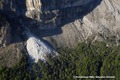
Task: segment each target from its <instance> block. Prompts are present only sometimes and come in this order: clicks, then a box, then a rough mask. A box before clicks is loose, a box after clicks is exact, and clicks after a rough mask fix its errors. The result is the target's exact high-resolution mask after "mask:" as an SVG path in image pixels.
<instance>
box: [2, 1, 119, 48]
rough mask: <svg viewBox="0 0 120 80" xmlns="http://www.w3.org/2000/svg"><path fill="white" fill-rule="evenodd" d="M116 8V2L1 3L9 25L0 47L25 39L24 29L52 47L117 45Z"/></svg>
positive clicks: (117, 11) (117, 14)
mask: <svg viewBox="0 0 120 80" xmlns="http://www.w3.org/2000/svg"><path fill="white" fill-rule="evenodd" d="M119 5H120V1H119V0H60V1H58V0H20V1H19V0H1V1H0V13H1V14H4V15H5V16H6V17H7V20H8V22H9V23H7V24H5V26H4V27H2V28H1V38H0V46H1V47H2V46H5V45H7V44H11V43H13V44H14V43H19V42H24V41H25V40H27V38H26V37H25V36H24V34H23V32H24V31H25V27H28V29H30V31H31V33H34V34H35V35H36V36H38V37H40V38H43V39H45V40H47V41H48V42H49V43H51V44H52V45H53V46H54V47H55V48H57V47H62V46H64V47H73V46H75V45H76V44H77V43H79V42H88V40H90V41H91V42H95V41H104V42H106V44H107V46H111V45H119V42H120V33H119V31H120V26H119V25H120V6H119ZM1 26H2V25H1ZM6 26H7V27H6ZM11 35H12V37H11ZM11 40H12V42H11Z"/></svg>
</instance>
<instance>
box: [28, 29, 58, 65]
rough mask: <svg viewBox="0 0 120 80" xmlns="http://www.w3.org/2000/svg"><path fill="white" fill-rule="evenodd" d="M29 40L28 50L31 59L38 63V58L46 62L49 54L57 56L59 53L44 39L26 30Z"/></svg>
mask: <svg viewBox="0 0 120 80" xmlns="http://www.w3.org/2000/svg"><path fill="white" fill-rule="evenodd" d="M26 34H27V37H28V40H27V46H26V48H27V52H28V54H29V58H30V60H31V61H33V62H35V63H37V62H38V60H39V59H40V60H42V61H43V62H46V59H47V57H48V56H51V57H56V56H58V53H57V52H56V51H55V50H54V49H53V48H51V47H49V46H48V45H47V44H46V43H45V42H44V41H43V40H41V39H39V38H37V37H36V36H35V35H33V34H31V33H30V32H28V31H27V32H26Z"/></svg>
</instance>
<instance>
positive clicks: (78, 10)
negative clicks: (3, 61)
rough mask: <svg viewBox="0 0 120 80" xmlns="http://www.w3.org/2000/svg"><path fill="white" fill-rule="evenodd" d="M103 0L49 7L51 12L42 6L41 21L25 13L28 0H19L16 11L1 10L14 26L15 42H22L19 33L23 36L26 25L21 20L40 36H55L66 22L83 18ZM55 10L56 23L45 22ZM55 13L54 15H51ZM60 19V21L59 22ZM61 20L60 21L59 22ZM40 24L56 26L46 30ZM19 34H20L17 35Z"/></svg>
mask: <svg viewBox="0 0 120 80" xmlns="http://www.w3.org/2000/svg"><path fill="white" fill-rule="evenodd" d="M101 1H102V0H93V1H91V2H90V3H88V4H86V5H84V6H83V5H82V6H72V7H66V8H60V7H58V8H56V9H54V8H53V9H50V10H49V9H48V10H49V12H50V14H46V12H45V11H46V9H45V6H42V12H43V13H42V14H41V15H40V16H41V21H42V22H41V21H38V20H35V19H31V18H28V17H26V16H24V15H25V12H26V11H27V8H26V0H22V1H19V0H17V2H16V3H15V2H14V4H17V5H18V7H15V8H16V10H17V9H18V10H17V11H16V12H14V11H9V10H6V11H5V10H0V12H1V13H3V14H4V15H6V16H7V17H8V20H9V22H10V24H11V26H12V35H13V36H14V40H13V43H14V42H21V41H22V39H19V37H18V35H20V36H21V33H22V32H23V31H22V30H24V29H23V28H24V27H21V26H22V24H21V21H22V22H23V24H24V26H26V27H28V26H31V27H30V30H31V31H32V33H34V34H36V35H37V36H38V37H40V38H41V37H47V36H53V35H58V34H61V33H62V32H63V31H62V28H61V27H62V26H64V25H65V24H68V23H71V22H73V21H75V20H76V19H81V20H82V19H83V17H84V16H85V15H87V14H89V13H90V12H92V11H93V10H94V9H95V8H96V7H97V6H98V5H99V4H100V3H101ZM41 2H42V4H45V0H41ZM5 7H9V6H5ZM54 10H58V13H57V14H58V15H57V16H56V18H55V25H51V22H50V23H47V24H46V23H45V22H46V21H48V20H49V19H52V18H54V17H55V16H54V14H53V12H52V11H54ZM21 12H22V14H23V15H21V14H20V13H21ZM52 14H53V16H51V15H52ZM57 21H58V22H57ZM59 21H60V22H59ZM38 24H41V25H39V26H41V27H45V25H46V26H48V25H49V26H52V27H53V26H54V27H56V28H51V29H46V30H40V29H39V28H38ZM16 34H18V35H16Z"/></svg>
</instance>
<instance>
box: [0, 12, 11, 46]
mask: <svg viewBox="0 0 120 80" xmlns="http://www.w3.org/2000/svg"><path fill="white" fill-rule="evenodd" d="M10 43H11V27H10V24H9V23H8V22H7V20H6V17H5V16H3V15H1V14H0V47H6V45H8V44H10Z"/></svg>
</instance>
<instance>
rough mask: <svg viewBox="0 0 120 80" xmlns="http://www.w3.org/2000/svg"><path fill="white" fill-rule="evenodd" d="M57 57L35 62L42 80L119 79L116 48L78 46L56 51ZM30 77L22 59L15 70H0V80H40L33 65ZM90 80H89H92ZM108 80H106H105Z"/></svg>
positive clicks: (119, 58) (119, 54)
mask: <svg viewBox="0 0 120 80" xmlns="http://www.w3.org/2000/svg"><path fill="white" fill-rule="evenodd" d="M59 53H60V56H58V57H56V58H51V57H49V58H48V59H47V61H48V62H47V63H46V64H44V63H42V62H41V61H39V63H38V66H39V67H40V72H41V75H40V77H41V78H42V80H74V78H73V76H102V75H103V76H115V77H116V78H115V79H110V80H119V79H120V46H117V47H116V46H114V47H109V48H108V47H106V45H105V43H102V42H101V43H100V42H97V43H94V44H92V45H91V44H85V43H81V44H78V45H77V46H76V47H75V48H74V49H68V48H65V49H59ZM33 70H34V76H33V75H32V74H31V72H30V71H29V70H28V68H27V63H26V60H25V59H23V61H22V62H21V63H20V64H18V65H17V66H16V67H14V68H11V69H8V68H1V69H0V80H9V79H11V80H15V79H16V80H23V79H24V80H30V79H33V78H36V80H40V78H39V71H38V69H36V67H35V65H33ZM92 80H93V79H92ZM107 80H109V79H107Z"/></svg>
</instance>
